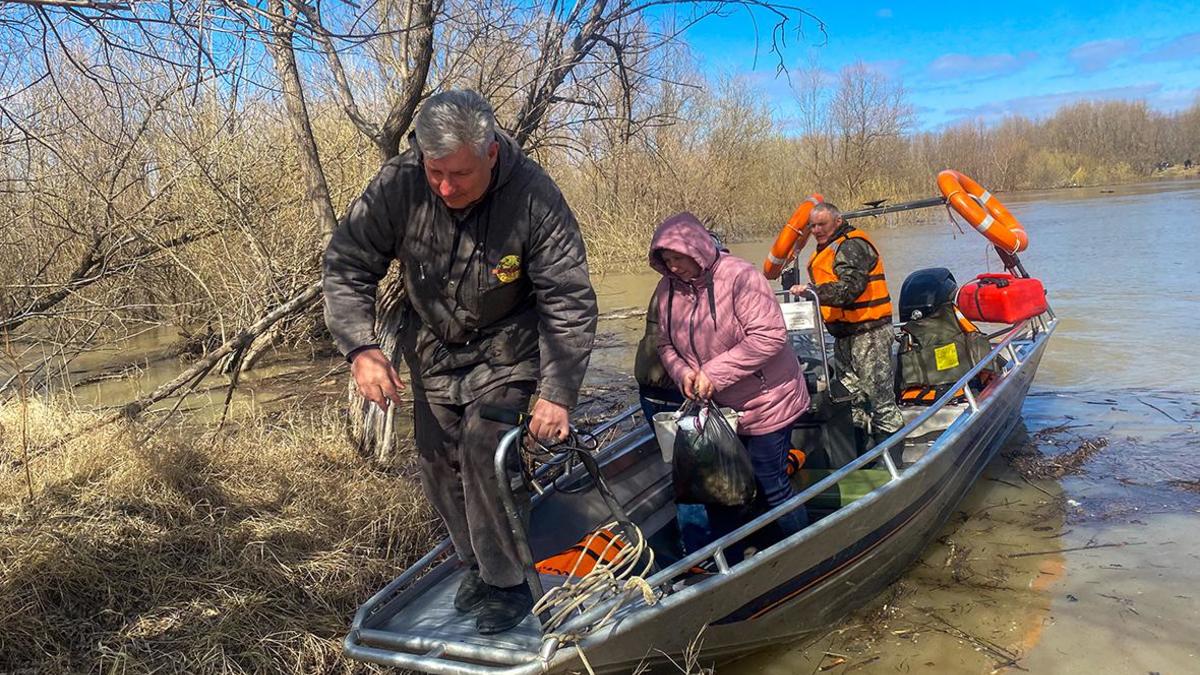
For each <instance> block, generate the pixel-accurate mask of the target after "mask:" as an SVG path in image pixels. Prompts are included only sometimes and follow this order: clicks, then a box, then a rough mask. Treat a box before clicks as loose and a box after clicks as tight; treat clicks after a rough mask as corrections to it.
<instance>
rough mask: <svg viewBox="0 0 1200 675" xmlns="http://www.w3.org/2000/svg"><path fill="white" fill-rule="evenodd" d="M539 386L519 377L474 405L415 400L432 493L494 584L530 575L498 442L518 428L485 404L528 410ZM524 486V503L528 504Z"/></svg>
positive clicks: (470, 559) (464, 550)
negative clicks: (486, 410)
mask: <svg viewBox="0 0 1200 675" xmlns="http://www.w3.org/2000/svg"><path fill="white" fill-rule="evenodd" d="M535 387H536V384H535V383H534V382H512V383H509V384H505V385H501V386H499V387H496V388H494V389H492V390H490V391H488V392H487V393H485V394H483V395H481V396H480V397H479V398H477V399H475V400H474V401H471V402H470V403H468V404H466V405H446V404H440V403H428V402H424V401H417V402H416V403H414V405H413V432H414V435H415V440H416V444H417V453H418V455H419V456H420V465H421V486H422V487H423V488H424V489H425V496H426V497H427V498H428V499H429V501H430V502H431V503H432V504H433V507H434V508H435V509H436V510H437V512H438V515H440V516H441V517H442V522H444V523H445V524H446V529H447V530H448V531H449V533H450V539H451V541H453V542H454V548H455V549H456V550H457V551H458V556H459V558H461V559H462V561H463V562H465V563H467V564H468V565H478V566H479V574H480V576H481V577H483V580H484V581H485V582H487V583H489V584H491V585H493V586H501V587H508V586H516V585H517V584H520V583H523V582H524V581H525V575H524V570H523V569H522V567H521V560H520V557H519V556H518V554H517V548H516V544H515V541H514V539H513V536H512V530H511V529H510V527H509V522H508V517H507V516H506V515H505V513H504V506H503V504H502V503H501V501H500V492H499V490H500V487H499V484H498V483H497V482H496V470H495V455H496V445H497V444H498V443H499V442H500V437H501V436H503V435H504V434H505V432H507V431H508V430H510V429H511V428H512V427H511V426H509V425H506V424H501V423H498V422H492V421H489V420H485V419H483V418H482V417H480V416H479V410H480V407H481V406H483V405H493V406H497V407H501V408H510V409H513V410H521V411H525V410H527V409H528V408H529V399H530V398H531V397H532V396H533V391H534V389H535ZM521 492H522V493H521V494H518V495H517V503H518V505H519V506H520V505H522V504H526V503H528V495H527V494H524V490H523V489H522V491H521Z"/></svg>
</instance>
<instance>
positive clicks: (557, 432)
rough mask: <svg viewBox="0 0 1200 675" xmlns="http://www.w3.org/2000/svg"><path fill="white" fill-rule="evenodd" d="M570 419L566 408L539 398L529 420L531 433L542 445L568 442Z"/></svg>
mask: <svg viewBox="0 0 1200 675" xmlns="http://www.w3.org/2000/svg"><path fill="white" fill-rule="evenodd" d="M569 426H570V419H569V416H568V414H567V408H566V406H562V405H559V404H557V403H555V402H554V401H548V400H546V399H544V398H539V399H538V400H537V403H534V404H533V413H532V414H531V415H530V419H529V433H530V434H531V435H532V436H533V437H534V438H535V439H536V440H538V441H539V442H541V443H546V444H550V443H558V442H560V441H565V440H567V435H568V434H569V433H570V428H569Z"/></svg>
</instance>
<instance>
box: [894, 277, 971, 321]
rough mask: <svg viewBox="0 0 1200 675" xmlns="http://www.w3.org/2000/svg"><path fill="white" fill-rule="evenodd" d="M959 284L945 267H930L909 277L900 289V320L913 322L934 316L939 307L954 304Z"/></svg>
mask: <svg viewBox="0 0 1200 675" xmlns="http://www.w3.org/2000/svg"><path fill="white" fill-rule="evenodd" d="M957 292H958V282H956V281H955V280H954V275H953V274H951V273H950V270H948V269H946V268H945V267H930V268H927V269H923V270H917V271H916V272H913V273H912V274H910V275H908V278H907V279H905V280H904V286H902V287H901V288H900V320H901V321H912V320H914V319H920V318H922V317H926V316H931V315H933V313H934V311H935V310H937V309H938V308H939V307H941V306H943V305H945V304H947V303H953V302H954V295H955V293H957Z"/></svg>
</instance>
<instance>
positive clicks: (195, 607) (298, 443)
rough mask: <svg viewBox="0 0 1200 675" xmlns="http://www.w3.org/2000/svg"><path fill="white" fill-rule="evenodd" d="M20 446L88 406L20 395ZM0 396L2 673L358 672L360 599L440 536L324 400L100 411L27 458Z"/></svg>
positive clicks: (412, 486) (43, 437) (406, 483)
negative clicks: (345, 432) (256, 412)
mask: <svg viewBox="0 0 1200 675" xmlns="http://www.w3.org/2000/svg"><path fill="white" fill-rule="evenodd" d="M27 413H28V415H27V417H26V419H27V420H28V432H29V434H28V439H29V440H28V443H29V444H30V445H31V446H32V447H31V450H32V454H34V455H35V456H37V455H38V451H39V449H41V448H45V447H48V446H49V445H50V444H51V443H53V442H54V441H55V440H58V439H61V438H63V437H64V435H65V434H69V433H71V432H72V431H73V430H76V429H79V428H82V427H84V426H86V425H87V424H88V423H89V422H90V421H91V420H92V417H91V416H90V415H88V414H84V413H78V412H72V411H70V410H67V409H65V408H62V407H59V406H55V405H53V404H46V403H39V402H31V403H30V405H29V409H28V410H27ZM21 419H22V415H21V411H20V410H19V404H17V403H13V404H8V405H5V406H2V407H0V672H24V671H28V672H37V673H68V672H70V673H79V672H97V673H99V672H104V673H149V672H187V673H248V672H296V673H300V672H304V673H311V672H321V673H326V672H363V671H366V670H369V669H367V668H364V667H362V666H359V665H356V664H352V663H351V662H349V661H348V660H346V659H344V658H343V657H342V656H341V655H340V651H341V647H340V640H341V638H342V636H343V635H344V633H345V630H346V627H347V626H348V624H349V622H350V619H351V617H352V616H353V613H354V610H355V609H356V608H357V606H358V605H359V604H360V603H361V602H362V601H364V600H365V599H366V598H367V597H369V595H370V594H371V593H373V592H374V591H375V590H377V589H378V588H379V587H381V586H382V585H383V584H384V583H386V582H387V581H388V580H390V579H391V578H393V577H394V576H395V575H397V574H398V573H399V571H401V570H402V569H404V567H405V566H407V565H408V564H409V563H410V562H412V561H413V560H414V559H415V557H416V556H418V555H420V554H423V553H424V552H425V551H426V550H427V549H428V547H429V546H430V545H431V544H432V543H433V541H434V538H435V536H436V534H435V533H436V529H437V528H436V525H435V519H434V517H433V515H432V513H431V512H430V510H429V509H428V508H427V506H426V503H425V501H424V499H423V498H422V497H421V495H420V488H419V486H417V485H416V482H415V481H413V480H412V479H408V478H397V477H394V476H387V475H383V474H380V473H377V472H373V471H371V470H370V469H369V468H367V467H365V466H364V465H363V463H362V462H361V461H360V460H359V459H357V458H356V457H354V456H353V454H352V453H351V452H350V451H349V450H348V449H347V448H346V447H345V443H344V441H343V440H342V437H341V425H340V424H339V423H338V422H337V421H336V418H335V417H334V416H333V415H332V414H331V413H326V414H322V415H319V416H317V417H315V418H311V419H299V418H293V419H283V420H277V421H276V422H274V423H272V424H270V425H268V424H267V423H265V422H259V423H256V424H254V425H251V426H246V427H242V428H236V429H233V430H227V431H225V432H222V434H221V435H219V436H216V437H215V438H214V437H213V435H212V434H211V433H208V434H205V435H203V437H202V440H197V438H200V437H197V436H194V437H193V439H192V440H182V439H175V440H170V439H159V438H156V439H154V440H151V441H149V442H148V443H146V444H144V445H137V443H136V440H135V439H137V438H138V437H139V434H137V433H133V432H134V431H135V430H133V429H130V428H127V427H119V426H117V427H110V428H108V429H106V430H104V431H101V432H96V433H91V434H84V435H82V436H80V437H78V438H76V439H74V440H72V441H70V442H67V443H65V444H62V445H61V447H59V448H58V449H55V450H52V451H50V452H45V453H43V454H42V455H41V456H39V457H37V459H35V460H34V461H33V462H32V466H31V469H32V471H31V475H32V477H33V483H34V484H33V493H34V498H33V499H32V500H31V499H30V498H29V497H28V485H27V482H26V473H25V469H24V465H23V463H22V461H21V459H20V458H21V457H22V451H23V448H22V441H21V438H22V435H21V434H20V433H19V430H20V424H21Z"/></svg>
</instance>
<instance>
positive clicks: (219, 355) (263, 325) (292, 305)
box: [102, 281, 321, 424]
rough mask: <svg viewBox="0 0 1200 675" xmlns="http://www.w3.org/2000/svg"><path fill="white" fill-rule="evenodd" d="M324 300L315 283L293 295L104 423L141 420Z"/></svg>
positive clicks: (318, 284)
mask: <svg viewBox="0 0 1200 675" xmlns="http://www.w3.org/2000/svg"><path fill="white" fill-rule="evenodd" d="M320 299H321V282H320V281H314V282H313V283H311V284H309V285H308V286H306V287H305V288H304V290H303V291H301V292H300V293H299V294H298V295H295V296H292V298H291V299H290V300H288V301H287V302H285V303H283V304H282V305H279V306H278V307H276V308H275V309H273V310H271V311H270V312H269V313H267V314H266V315H265V316H263V317H262V318H261V319H259V320H258V321H255V322H254V323H253V324H251V325H250V326H249V327H247V328H245V329H244V330H242V331H240V332H239V333H237V334H236V335H234V336H233V337H232V338H230V339H228V340H226V341H225V342H224V343H223V344H222V345H221V346H220V347H218V348H217V349H215V350H213V351H212V352H209V353H208V354H207V355H205V356H204V357H203V358H201V359H200V360H198V361H196V362H195V363H193V364H192V365H191V366H190V367H189V368H188V369H187V370H185V371H183V372H182V373H180V374H179V375H177V376H176V377H175V378H174V379H172V380H171V381H169V382H165V383H163V384H162V385H160V386H159V387H158V388H157V389H155V390H154V391H153V392H151V393H150V395H149V396H145V397H143V398H140V399H137V400H136V401H133V402H131V403H128V404H126V405H125V406H123V407H121V409H120V410H118V411H117V412H116V413H114V414H112V415H110V416H109V417H108V418H106V419H105V420H104V421H103V422H102V424H108V423H110V422H114V421H116V420H118V419H121V418H126V419H134V418H136V417H138V416H139V415H141V414H142V413H143V412H145V411H146V409H147V408H149V407H150V406H152V405H154V404H155V403H158V402H159V401H161V400H163V399H165V398H167V397H169V396H171V395H172V394H174V393H175V392H177V391H179V390H180V389H182V388H184V387H185V386H187V385H188V384H194V383H195V382H198V381H199V380H200V379H202V378H203V377H204V375H206V374H208V371H210V370H212V369H213V366H215V365H216V364H217V362H218V361H220V360H221V359H223V358H225V357H226V356H228V355H230V354H233V353H235V352H238V351H240V350H242V349H245V348H246V347H248V346H249V345H250V343H252V342H253V341H254V340H255V338H257V337H258V336H260V335H262V334H264V333H266V332H267V331H268V330H270V328H271V327H272V326H274V325H275V324H276V323H277V322H279V321H280V320H282V319H284V318H286V317H288V316H291V315H292V314H293V313H295V312H302V311H304V310H305V309H307V308H308V307H310V306H311V305H312V304H313V303H314V302H317V301H318V300H320Z"/></svg>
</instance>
